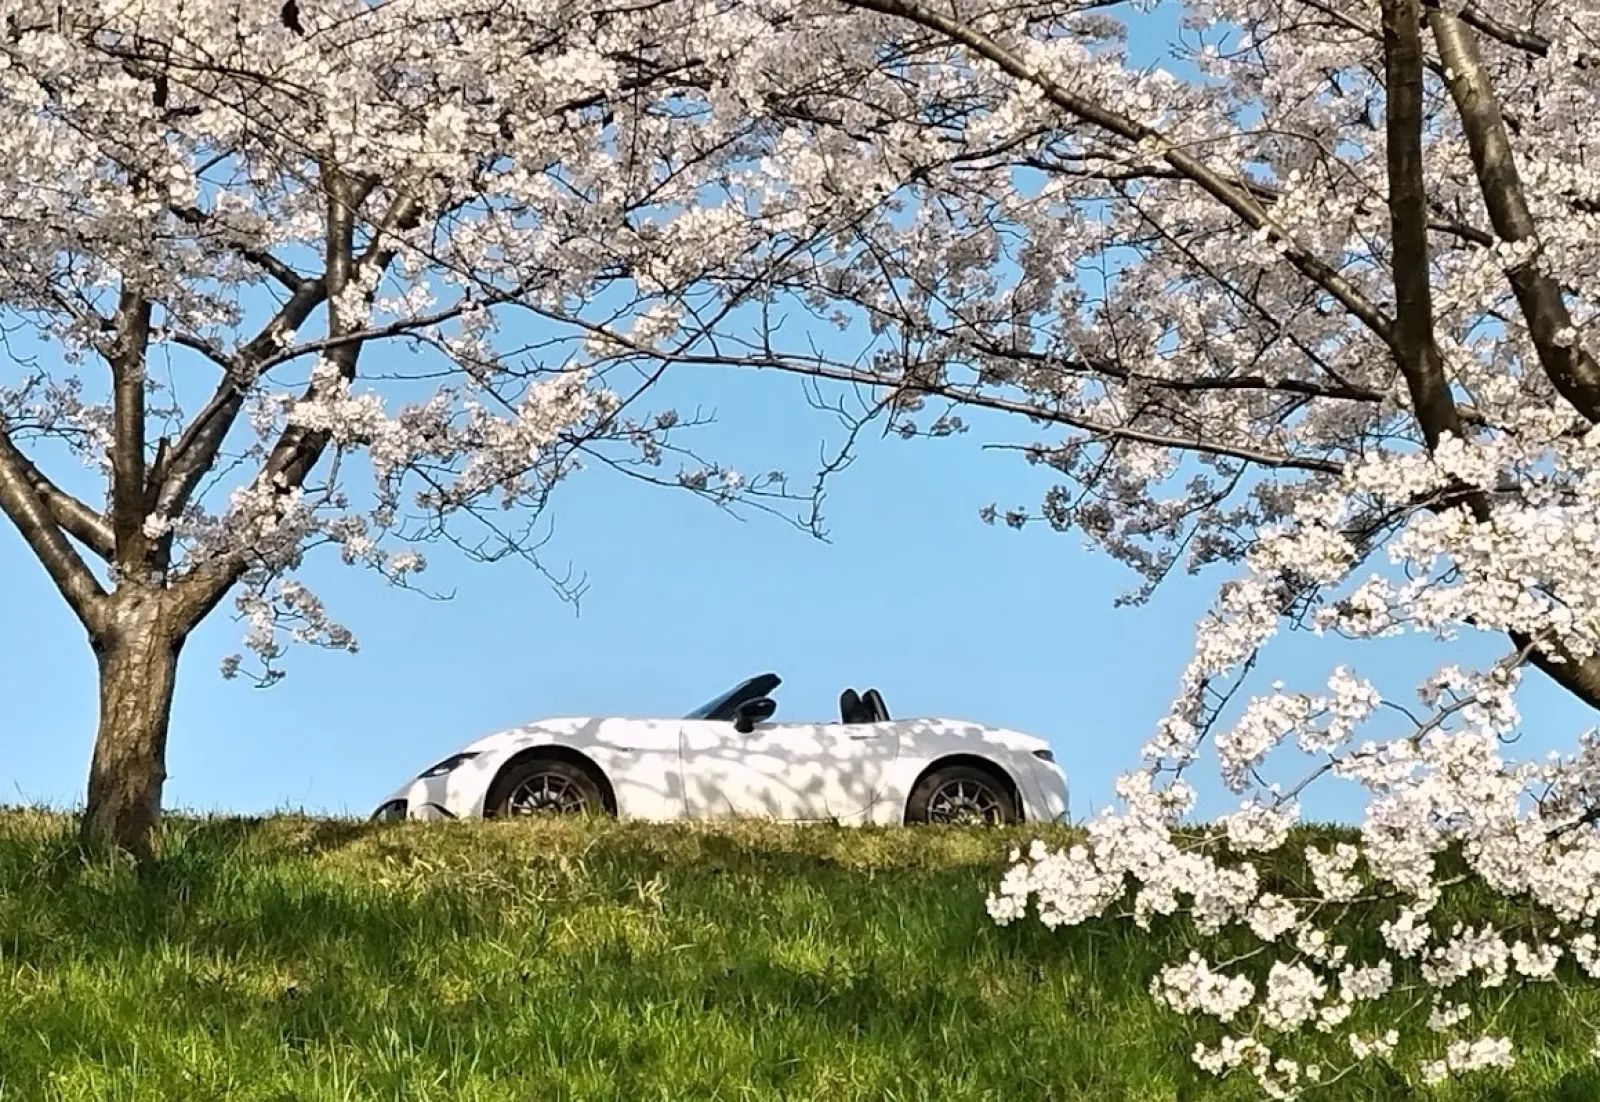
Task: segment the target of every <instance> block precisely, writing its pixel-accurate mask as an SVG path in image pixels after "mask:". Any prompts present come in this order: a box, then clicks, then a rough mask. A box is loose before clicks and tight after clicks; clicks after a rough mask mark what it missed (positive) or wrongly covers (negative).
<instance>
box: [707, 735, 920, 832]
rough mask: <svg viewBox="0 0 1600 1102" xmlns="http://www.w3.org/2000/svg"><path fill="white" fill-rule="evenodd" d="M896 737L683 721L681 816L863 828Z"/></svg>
mask: <svg viewBox="0 0 1600 1102" xmlns="http://www.w3.org/2000/svg"><path fill="white" fill-rule="evenodd" d="M899 736H900V732H899V729H898V727H897V726H896V725H895V724H893V723H874V724H844V723H761V724H757V725H756V727H755V729H754V730H753V731H751V732H749V733H748V734H741V733H740V732H739V731H738V730H736V729H735V728H734V726H733V725H732V724H731V723H720V722H716V721H713V720H690V721H685V722H684V724H683V727H682V737H683V741H682V747H683V779H684V789H685V796H686V800H687V807H686V811H687V813H688V816H689V817H690V818H693V819H717V818H726V817H730V816H731V817H755V818H771V819H776V820H779V821H783V822H813V821H822V820H837V821H839V822H860V821H865V820H866V818H867V817H868V816H869V815H870V811H871V809H872V807H873V805H874V802H875V800H876V799H877V797H878V792H879V790H880V789H881V787H882V784H883V781H884V779H885V777H886V776H887V774H888V773H889V771H890V770H891V769H892V767H893V765H894V759H895V751H896V748H897V746H898V744H899Z"/></svg>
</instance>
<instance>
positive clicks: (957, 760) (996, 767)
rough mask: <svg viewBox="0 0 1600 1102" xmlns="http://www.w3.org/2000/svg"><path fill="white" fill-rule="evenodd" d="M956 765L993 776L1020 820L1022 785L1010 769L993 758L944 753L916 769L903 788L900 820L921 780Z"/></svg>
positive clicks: (1022, 814)
mask: <svg viewBox="0 0 1600 1102" xmlns="http://www.w3.org/2000/svg"><path fill="white" fill-rule="evenodd" d="M957 765H964V766H966V767H967V768H969V769H977V770H979V771H981V772H984V773H987V774H989V776H991V777H993V778H994V779H995V781H996V782H998V783H999V784H1000V785H1002V786H1003V787H1004V788H1005V790H1006V793H1007V795H1009V796H1010V797H1011V804H1012V806H1013V807H1015V808H1016V809H1017V818H1018V821H1019V822H1020V821H1022V819H1023V817H1024V815H1025V814H1026V812H1025V811H1024V810H1023V804H1024V801H1023V799H1022V786H1021V785H1019V784H1018V783H1017V779H1016V778H1015V777H1013V776H1012V775H1011V773H1010V771H1009V770H1007V769H1006V767H1005V766H1003V765H1001V764H1000V763H999V762H997V761H995V760H994V759H993V758H985V757H981V756H979V755H977V754H945V755H944V756H943V757H938V758H934V759H933V760H932V761H930V762H928V764H926V765H924V766H923V767H922V768H921V769H920V770H918V771H917V775H916V777H915V778H914V779H913V780H912V782H911V784H910V786H909V787H908V788H906V790H905V791H906V799H905V802H904V803H903V804H902V806H901V816H902V821H903V817H904V815H905V814H906V812H907V811H908V810H909V807H910V800H911V794H912V793H914V792H915V791H916V790H917V786H918V785H920V784H921V783H922V782H923V781H925V780H927V779H928V777H929V776H931V775H932V774H934V773H937V772H938V771H939V770H941V769H949V768H951V767H952V766H957Z"/></svg>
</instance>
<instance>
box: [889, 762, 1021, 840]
mask: <svg viewBox="0 0 1600 1102" xmlns="http://www.w3.org/2000/svg"><path fill="white" fill-rule="evenodd" d="M1021 818H1022V815H1021V813H1020V812H1019V810H1018V808H1017V801H1016V797H1014V796H1013V795H1012V794H1011V791H1010V789H1009V788H1008V787H1007V786H1006V785H1004V784H1001V783H1000V781H999V779H998V778H996V777H995V776H994V775H993V774H992V773H990V772H988V771H987V770H984V769H977V768H975V767H973V766H970V765H951V766H946V767H945V768H943V769H935V770H934V771H933V772H932V773H929V774H928V775H927V776H926V777H923V778H922V780H921V781H919V782H918V783H917V787H916V788H914V789H912V791H911V798H910V799H909V800H907V801H906V822H907V823H948V824H951V825H957V826H998V825H1000V824H1001V823H1015V822H1019V821H1021Z"/></svg>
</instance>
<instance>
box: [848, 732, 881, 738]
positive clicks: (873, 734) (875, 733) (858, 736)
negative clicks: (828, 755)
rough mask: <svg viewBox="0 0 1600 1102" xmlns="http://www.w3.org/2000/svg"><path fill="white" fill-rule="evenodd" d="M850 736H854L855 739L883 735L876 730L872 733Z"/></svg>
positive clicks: (852, 736)
mask: <svg viewBox="0 0 1600 1102" xmlns="http://www.w3.org/2000/svg"><path fill="white" fill-rule="evenodd" d="M850 737H851V738H853V739H864V738H881V737H882V736H881V735H879V734H878V733H877V732H876V731H874V732H872V733H871V734H870V735H851V736H850Z"/></svg>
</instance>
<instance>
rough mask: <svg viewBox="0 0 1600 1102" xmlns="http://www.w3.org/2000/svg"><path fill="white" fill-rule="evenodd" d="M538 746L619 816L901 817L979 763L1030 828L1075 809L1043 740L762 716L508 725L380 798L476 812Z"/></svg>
mask: <svg viewBox="0 0 1600 1102" xmlns="http://www.w3.org/2000/svg"><path fill="white" fill-rule="evenodd" d="M543 748H561V750H562V751H564V752H567V753H571V752H576V753H578V754H581V755H583V756H584V757H585V758H587V759H589V760H590V761H592V762H593V763H594V765H595V766H596V767H597V768H598V769H599V770H600V771H601V772H602V773H603V774H604V775H605V777H606V780H607V781H608V782H609V784H610V786H611V789H612V791H613V793H614V794H615V797H616V812H617V815H618V817H619V818H623V819H642V820H649V821H662V822H666V821H674V820H681V819H715V818H727V817H746V818H765V819H776V820H780V821H790V822H817V821H831V822H840V823H852V824H865V823H876V824H899V823H903V822H904V821H905V813H906V803H907V801H908V800H909V799H910V796H911V792H912V790H913V789H914V788H915V787H916V784H917V781H918V780H919V779H920V778H921V777H922V776H923V775H924V774H925V773H926V772H927V771H928V770H929V769H932V768H935V767H937V766H938V765H939V764H940V763H942V762H945V761H948V760H951V759H958V758H962V757H967V758H980V759H982V760H983V761H984V762H986V763H988V764H989V765H991V766H992V767H994V768H997V769H999V770H1001V771H1002V772H1004V773H1005V775H1006V776H1007V777H1009V778H1010V779H1011V781H1012V783H1013V785H1014V787H1015V788H1016V791H1017V795H1018V797H1019V802H1020V804H1021V807H1020V811H1021V813H1022V816H1023V818H1024V820H1026V821H1029V822H1053V821H1058V820H1062V819H1065V817H1066V814H1067V784H1066V776H1065V774H1064V773H1063V772H1062V770H1061V768H1060V767H1059V766H1058V765H1056V764H1055V763H1054V762H1053V761H1047V760H1044V759H1042V758H1041V757H1039V756H1038V754H1039V752H1048V744H1047V743H1046V742H1045V741H1044V740H1043V739H1040V738H1037V737H1035V736H1032V735H1027V734H1023V733H1021V732H1018V731H1012V730H1008V729H1005V728H1000V727H991V726H987V725H984V724H979V723H972V722H968V721H965V720H956V719H901V720H885V721H881V722H876V723H835V722H821V723H794V722H768V723H760V724H756V725H755V727H754V729H753V730H751V731H750V732H748V733H741V732H739V731H738V730H737V728H736V727H735V726H734V724H733V723H731V722H729V721H726V720H705V719H628V718H621V717H610V718H604V717H564V718H556V719H548V720H541V721H539V722H537V723H530V724H525V725H523V726H520V727H514V728H511V729H509V730H505V731H499V732H496V733H494V734H491V735H488V736H485V737H483V738H480V739H478V740H477V741H475V742H472V743H469V744H468V745H467V746H465V747H463V748H462V749H461V750H460V751H458V753H464V754H471V755H473V756H472V757H471V758H470V759H469V760H466V761H464V762H462V763H461V764H459V765H458V766H456V767H455V768H454V769H452V770H450V771H449V772H447V773H445V774H444V775H443V776H439V777H422V778H418V779H416V780H412V781H408V782H407V783H405V784H404V785H401V786H400V787H399V788H398V789H396V790H395V791H394V792H392V793H391V794H390V795H389V796H388V797H387V798H386V799H385V800H384V801H383V804H382V805H380V807H382V806H387V805H389V804H390V803H391V802H393V801H398V800H404V801H405V815H406V817H407V818H412V819H442V818H458V819H459V818H477V817H481V816H483V815H484V813H485V803H486V801H487V800H488V798H489V796H490V793H491V789H492V786H493V784H494V781H495V779H496V778H497V777H498V776H499V775H500V774H501V772H502V770H504V769H505V768H507V767H508V766H509V765H510V764H511V763H512V762H513V760H514V759H516V758H517V757H518V755H521V754H524V753H527V752H532V751H537V750H540V749H543Z"/></svg>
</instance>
